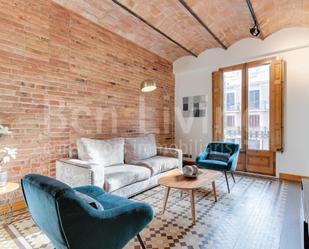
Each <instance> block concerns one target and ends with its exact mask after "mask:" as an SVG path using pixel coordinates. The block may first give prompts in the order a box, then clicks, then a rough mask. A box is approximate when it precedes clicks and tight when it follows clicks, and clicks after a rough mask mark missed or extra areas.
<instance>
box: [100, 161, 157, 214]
mask: <svg viewBox="0 0 309 249" xmlns="http://www.w3.org/2000/svg"><path fill="white" fill-rule="evenodd" d="M104 173H105V176H104V178H105V179H104V190H105V191H107V192H112V191H115V190H117V189H120V188H122V187H125V186H127V185H130V184H133V183H136V182H140V181H143V180H147V179H149V178H150V176H151V171H150V170H149V169H147V168H145V167H140V166H136V165H130V164H121V165H115V166H110V167H105V171H104ZM103 206H104V205H103ZM104 208H105V207H104Z"/></svg>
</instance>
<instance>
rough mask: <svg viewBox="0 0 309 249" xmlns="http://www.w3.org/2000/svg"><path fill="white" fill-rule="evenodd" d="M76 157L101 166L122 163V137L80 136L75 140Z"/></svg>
mask: <svg viewBox="0 0 309 249" xmlns="http://www.w3.org/2000/svg"><path fill="white" fill-rule="evenodd" d="M76 145H77V151H78V158H79V159H80V160H83V161H88V162H92V163H96V164H99V165H102V166H111V165H116V164H123V162H124V139H123V138H114V139H110V140H96V139H89V138H80V139H78V140H77V142H76Z"/></svg>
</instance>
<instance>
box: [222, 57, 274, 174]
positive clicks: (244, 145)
mask: <svg viewBox="0 0 309 249" xmlns="http://www.w3.org/2000/svg"><path fill="white" fill-rule="evenodd" d="M274 60H275V57H270V58H266V59H261V60H257V61H252V62H247V63H242V64H237V65H233V66H228V67H224V68H220V69H219V71H220V77H221V87H222V100H221V101H222V108H221V109H222V110H221V113H222V120H221V124H222V131H221V133H222V137H224V115H223V114H224V78H223V74H224V72H229V71H235V70H242V100H241V116H242V117H241V151H240V153H242V154H244V160H245V163H244V165H243V166H244V171H249V172H250V169H248V164H249V157H248V152H249V154H250V152H251V153H252V154H253V155H254V154H257V155H259V154H265V155H266V156H269V160H270V162H271V164H272V170H265V172H263V173H264V174H269V175H275V174H276V163H275V162H276V155H275V152H273V151H271V136H270V138H269V150H267V151H266V150H249V149H248V135H249V134H248V132H249V130H248V124H249V112H248V98H249V94H248V92H247V91H248V69H249V68H251V67H257V66H262V65H266V64H269V65H270V68H271V65H272V62H273V61H274ZM269 80H270V84H269V88H270V89H269V91H270V92H269V98H270V99H271V94H272V91H271V86H272V73H271V70H270V75H269ZM269 115H270V117H269V119H271V109H270V113H269ZM270 122H271V120H270ZM269 125H271V124H269ZM271 153H273V154H271Z"/></svg>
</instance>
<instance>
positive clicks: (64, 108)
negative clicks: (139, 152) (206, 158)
mask: <svg viewBox="0 0 309 249" xmlns="http://www.w3.org/2000/svg"><path fill="white" fill-rule="evenodd" d="M147 78H156V79H158V80H159V89H157V90H156V91H154V92H151V93H148V94H142V93H141V91H140V84H141V82H142V81H143V80H145V79H147ZM163 85H164V86H165V87H164V88H163ZM112 117H115V119H112ZM112 120H116V121H114V122H112ZM0 124H4V125H6V126H9V127H10V128H11V130H12V131H13V135H12V136H11V137H2V138H0V139H1V144H6V145H7V146H11V147H16V148H17V149H18V158H17V160H16V161H14V162H13V163H12V164H11V165H9V176H10V180H13V181H19V180H20V178H21V177H22V176H23V175H25V174H26V173H29V172H37V173H42V174H46V175H51V176H54V175H55V160H56V159H57V158H61V157H67V156H68V151H69V147H70V146H74V143H75V141H76V138H78V137H81V136H86V137H95V138H110V137H118V136H134V135H138V134H142V133H156V134H157V140H158V142H159V144H162V145H170V144H172V143H173V142H174V76H173V72H172V65H171V63H169V62H168V61H166V60H164V59H162V58H160V57H158V56H157V55H154V54H152V53H150V52H148V51H147V50H144V49H143V48H141V47H138V46H136V45H134V44H133V43H131V42H129V41H127V40H125V39H124V38H121V37H119V36H117V35H115V34H113V33H111V32H109V31H107V30H104V29H103V28H101V27H99V26H97V25H96V24H93V23H91V22H90V21H88V20H86V19H84V18H82V17H80V16H78V15H76V14H73V13H72V12H69V11H68V10H66V9H63V8H62V7H60V6H58V5H57V4H55V3H53V2H52V1H50V0H11V1H7V0H0ZM113 125H114V127H113ZM143 127H145V130H144V129H143Z"/></svg>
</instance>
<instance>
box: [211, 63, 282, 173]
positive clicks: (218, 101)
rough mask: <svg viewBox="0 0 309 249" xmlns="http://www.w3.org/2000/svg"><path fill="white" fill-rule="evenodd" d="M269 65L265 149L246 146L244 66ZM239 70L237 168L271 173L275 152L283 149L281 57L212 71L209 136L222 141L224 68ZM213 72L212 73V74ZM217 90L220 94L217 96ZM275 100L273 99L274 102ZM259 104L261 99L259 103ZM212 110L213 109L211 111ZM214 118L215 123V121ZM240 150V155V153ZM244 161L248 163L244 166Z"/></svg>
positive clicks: (247, 115)
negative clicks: (240, 95) (239, 135)
mask: <svg viewBox="0 0 309 249" xmlns="http://www.w3.org/2000/svg"><path fill="white" fill-rule="evenodd" d="M267 64H268V65H270V76H269V77H270V86H269V87H270V89H269V95H270V96H269V105H270V106H269V108H270V110H269V120H270V124H269V125H270V127H269V129H270V130H269V131H270V137H269V150H249V149H248V141H249V136H248V135H249V134H248V131H249V129H248V125H249V112H248V108H249V106H248V98H249V93H248V69H249V68H251V67H257V66H262V65H267ZM234 70H241V71H242V99H241V107H242V108H241V112H242V117H241V130H242V134H241V136H242V138H241V155H240V163H239V164H242V165H240V167H239V168H240V169H241V170H245V171H251V172H257V173H265V174H270V175H274V174H275V159H276V157H275V152H276V151H283V149H284V144H283V113H284V112H283V108H284V103H283V101H284V79H285V63H284V61H283V60H281V59H276V58H274V57H271V58H267V59H262V60H257V61H252V62H247V63H242V64H238V65H233V66H229V67H224V68H220V69H219V70H218V71H216V72H213V93H214V91H216V95H214V94H213V138H214V140H215V141H222V140H223V137H224V120H223V118H224V83H223V74H224V72H228V71H234ZM214 76H215V77H214ZM220 94H221V96H220ZM275 101H276V102H275ZM260 104H262V103H260ZM215 111H216V112H215ZM215 122H217V123H215ZM242 153H243V155H242ZM266 161H267V165H264V168H263V167H261V168H259V166H258V164H259V162H260V163H261V162H266ZM246 165H250V167H249V168H247V169H246Z"/></svg>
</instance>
